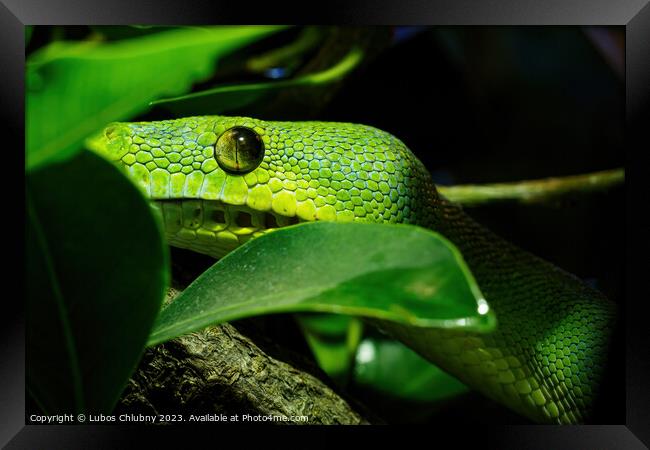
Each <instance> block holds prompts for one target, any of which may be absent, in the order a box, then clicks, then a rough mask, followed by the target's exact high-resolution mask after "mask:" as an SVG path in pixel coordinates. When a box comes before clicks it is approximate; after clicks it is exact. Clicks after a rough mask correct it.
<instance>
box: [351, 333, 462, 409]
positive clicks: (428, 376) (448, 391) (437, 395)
mask: <svg viewBox="0 0 650 450" xmlns="http://www.w3.org/2000/svg"><path fill="white" fill-rule="evenodd" d="M354 380H355V383H356V384H357V385H360V386H364V387H366V388H371V389H373V390H375V391H379V392H381V393H383V394H385V395H389V396H390V397H393V398H399V399H403V400H408V401H411V402H419V403H425V402H436V401H439V400H444V399H446V398H449V397H453V396H456V395H458V394H462V393H465V392H467V391H468V390H469V388H468V387H467V386H466V385H464V384H463V383H461V382H460V381H458V379H456V378H454V377H452V376H451V375H448V374H447V373H446V372H444V371H442V370H441V369H439V368H438V367H437V366H435V365H433V364H431V363H429V362H428V361H427V360H426V359H424V358H422V357H421V356H420V355H418V354H417V353H415V352H414V351H413V350H411V349H410V348H408V347H406V346H405V345H404V344H402V343H400V342H398V341H394V340H389V339H375V338H366V339H364V340H363V341H362V342H361V344H360V345H359V347H358V350H357V354H356V364H355V366H354Z"/></svg>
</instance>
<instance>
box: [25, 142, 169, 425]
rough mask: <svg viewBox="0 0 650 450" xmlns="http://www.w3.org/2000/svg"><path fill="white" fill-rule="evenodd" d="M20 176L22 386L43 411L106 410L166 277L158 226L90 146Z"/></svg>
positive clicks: (137, 352) (132, 363) (131, 363)
mask: <svg viewBox="0 0 650 450" xmlns="http://www.w3.org/2000/svg"><path fill="white" fill-rule="evenodd" d="M26 178H27V179H26V184H27V186H26V187H27V191H26V214H27V217H26V219H27V224H26V231H27V235H26V250H27V252H26V255H27V261H26V263H27V305H26V317H27V333H26V338H27V339H26V343H27V358H26V370H27V388H28V390H29V392H30V393H31V395H32V396H33V398H34V399H35V400H36V401H37V402H38V404H39V405H40V406H41V407H42V408H43V410H44V411H45V412H46V413H47V414H63V413H73V412H76V413H79V412H102V413H104V414H106V413H110V411H111V409H112V408H113V406H114V405H115V404H116V402H117V400H118V398H119V395H120V393H121V391H122V389H123V387H124V385H125V383H126V382H127V380H128V378H129V376H130V375H131V373H132V372H133V370H134V369H135V367H136V365H137V363H138V360H139V358H140V356H141V354H142V351H143V349H144V346H145V343H146V340H147V337H148V335H149V332H150V330H151V327H152V325H153V322H154V319H155V317H156V314H157V313H158V311H159V309H160V306H161V303H162V300H163V297H164V293H165V289H166V286H167V284H168V278H169V275H168V271H169V268H168V250H167V247H166V246H165V245H163V237H162V230H161V228H160V226H159V224H158V222H157V221H156V220H155V219H154V216H153V215H152V213H151V209H150V207H149V205H148V203H147V201H146V199H145V198H144V197H143V196H142V195H141V194H140V192H139V191H138V190H137V188H136V187H135V186H133V184H132V183H130V182H129V181H128V180H127V179H126V178H125V177H124V176H123V175H122V174H121V173H120V172H119V170H118V169H117V168H116V167H114V166H113V165H111V164H110V163H108V162H106V161H104V160H103V159H101V158H100V157H98V156H96V155H95V154H93V153H91V152H82V153H79V154H78V155H76V156H75V157H73V158H71V159H68V160H66V161H65V162H62V163H59V164H53V165H49V166H47V167H44V168H41V169H38V170H35V171H32V172H30V173H28V175H27V177H26Z"/></svg>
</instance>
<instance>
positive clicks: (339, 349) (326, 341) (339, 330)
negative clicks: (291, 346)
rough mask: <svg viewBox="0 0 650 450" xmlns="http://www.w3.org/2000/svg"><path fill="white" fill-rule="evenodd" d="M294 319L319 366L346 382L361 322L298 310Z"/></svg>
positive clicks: (360, 332) (357, 341)
mask: <svg viewBox="0 0 650 450" xmlns="http://www.w3.org/2000/svg"><path fill="white" fill-rule="evenodd" d="M296 320H297V321H298V324H299V325H300V328H301V330H302V332H303V334H304V335H305V339H306V340H307V344H308V345H309V348H310V349H311V351H312V353H313V354H314V358H315V359H316V362H317V363H318V365H319V366H320V368H321V369H323V371H324V372H325V373H326V374H327V375H328V376H329V377H330V378H332V379H334V380H336V381H337V382H339V383H340V384H342V385H345V384H347V380H348V378H349V376H350V374H351V371H352V367H353V364H354V356H355V355H356V353H357V347H358V346H359V342H360V340H361V335H362V332H363V323H362V322H361V321H360V320H359V319H357V318H355V317H350V316H342V315H338V314H298V315H297V316H296Z"/></svg>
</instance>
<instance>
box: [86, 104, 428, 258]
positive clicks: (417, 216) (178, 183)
mask: <svg viewBox="0 0 650 450" xmlns="http://www.w3.org/2000/svg"><path fill="white" fill-rule="evenodd" d="M88 146H89V147H90V148H91V149H93V150H94V151H95V152H97V153H99V154H101V155H103V156H104V157H105V158H107V159H109V160H111V161H113V162H115V163H117V164H118V165H120V166H121V167H122V168H123V169H124V170H125V171H126V173H127V175H128V176H129V178H131V179H132V180H133V181H134V182H135V183H136V184H137V185H138V186H140V187H141V188H142V190H143V191H144V192H145V193H146V195H147V196H148V197H149V198H151V199H152V200H156V203H157V204H158V205H159V206H161V208H162V210H163V213H164V215H165V222H166V223H165V226H166V229H167V230H168V231H169V230H172V231H169V232H170V233H181V234H184V235H187V236H186V237H187V239H186V240H187V241H190V240H192V239H195V238H194V236H190V235H191V234H192V233H194V232H193V231H190V230H197V231H196V233H195V234H197V236H198V233H199V231H201V232H203V233H206V234H210V233H213V234H215V233H216V235H217V237H218V236H222V237H223V239H226V238H225V236H226V235H227V232H228V233H231V234H232V235H233V236H235V237H237V242H239V243H241V239H240V237H241V236H244V235H246V233H249V231H250V230H254V231H251V232H250V233H249V234H251V233H252V234H255V233H256V232H258V231H260V230H266V229H268V228H275V227H278V226H286V225H291V224H294V223H298V222H301V221H313V220H329V221H365V222H406V223H415V224H422V225H426V224H427V223H428V221H429V220H430V217H431V207H432V204H433V199H434V197H435V196H436V195H437V194H436V191H435V188H434V186H433V184H432V183H431V179H430V176H429V173H428V171H426V169H425V168H424V167H423V166H422V164H421V163H420V161H418V160H417V158H416V157H415V156H414V155H413V154H412V153H411V152H410V150H409V149H408V148H407V147H406V146H405V145H404V144H403V143H402V142H401V141H399V140H398V139H397V138H395V137H394V136H392V135H391V134H389V133H387V132H384V131H381V130H378V129H376V128H373V127H370V126H366V125H358V124H350V123H334V122H271V121H263V120H258V119H252V118H247V117H225V116H200V117H187V118H182V119H175V120H165V121H158V122H133V123H112V124H110V125H108V126H107V127H106V128H105V129H104V130H103V132H102V133H100V135H99V136H97V137H95V138H94V139H92V140H91V141H89V143H88ZM173 209H177V210H178V211H180V212H178V211H176V212H174V211H172V210H173ZM168 219H169V220H168ZM233 236H230V235H228V237H229V238H230V239H231V240H232V241H233V242H234V241H235V237H233ZM184 239H185V237H184ZM196 239H198V237H197V238H196ZM206 239H208V238H206ZM197 248H199V249H204V246H197ZM213 253H216V252H213Z"/></svg>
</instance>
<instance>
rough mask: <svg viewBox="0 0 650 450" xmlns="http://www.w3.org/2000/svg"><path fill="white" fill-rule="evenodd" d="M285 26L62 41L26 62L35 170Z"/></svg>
mask: <svg viewBox="0 0 650 450" xmlns="http://www.w3.org/2000/svg"><path fill="white" fill-rule="evenodd" d="M280 29H282V27H278V26H229V27H213V28H199V29H177V30H172V31H166V32H161V33H156V34H151V35H148V36H143V37H139V38H134V39H128V40H123V41H117V42H111V43H100V42H96V41H84V42H56V43H53V44H50V45H48V46H47V47H45V48H43V49H41V50H39V51H37V52H36V53H34V54H33V55H31V56H30V57H29V59H28V61H27V73H26V85H27V99H26V102H27V119H26V122H27V136H26V140H27V155H26V156H27V161H26V167H27V169H28V170H33V169H35V168H37V167H39V166H41V165H43V164H47V163H53V162H56V161H60V160H63V159H65V158H68V157H70V156H72V155H73V154H74V153H75V152H76V151H78V150H79V149H80V148H81V144H82V142H83V140H84V139H85V138H86V137H87V136H88V135H90V134H92V133H93V132H95V131H97V130H98V129H99V128H100V127H102V126H103V125H105V124H106V123H109V122H111V121H115V120H121V119H125V118H128V117H130V116H132V115H134V114H137V113H140V112H142V111H144V110H145V109H146V108H147V107H148V104H149V102H151V101H152V100H154V99H156V98H158V97H159V96H161V95H177V94H180V93H182V92H186V91H188V90H189V89H190V87H191V86H192V83H194V82H196V81H198V80H202V79H205V78H207V77H208V76H209V75H210V74H211V73H212V72H213V70H214V67H215V61H217V60H218V58H219V57H221V56H224V55H225V54H227V53H229V52H232V51H234V50H236V49H238V48H240V47H242V46H244V45H246V44H248V43H250V42H253V41H255V40H257V39H260V38H262V37H264V36H267V35H268V34H269V33H272V32H275V31H278V30H280Z"/></svg>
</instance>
